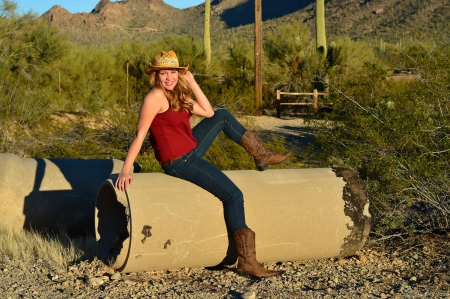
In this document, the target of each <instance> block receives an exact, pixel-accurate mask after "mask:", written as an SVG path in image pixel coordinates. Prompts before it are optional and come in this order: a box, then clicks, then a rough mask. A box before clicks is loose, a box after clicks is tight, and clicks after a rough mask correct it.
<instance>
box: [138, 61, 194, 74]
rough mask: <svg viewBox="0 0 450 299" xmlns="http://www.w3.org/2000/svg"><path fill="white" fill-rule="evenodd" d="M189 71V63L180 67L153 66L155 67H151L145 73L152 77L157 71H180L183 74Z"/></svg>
mask: <svg viewBox="0 0 450 299" xmlns="http://www.w3.org/2000/svg"><path fill="white" fill-rule="evenodd" d="M188 69H189V63H187V64H186V65H185V66H179V67H167V66H166V67H162V66H153V65H151V64H150V65H149V66H148V67H147V68H146V69H145V73H146V74H147V75H150V74H151V73H153V72H156V71H160V70H179V71H181V72H187V70H188Z"/></svg>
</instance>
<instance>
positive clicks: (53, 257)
mask: <svg viewBox="0 0 450 299" xmlns="http://www.w3.org/2000/svg"><path fill="white" fill-rule="evenodd" d="M93 241H95V240H93V238H89V237H81V238H76V239H69V237H68V236H67V235H65V234H64V233H58V234H56V233H42V232H37V231H28V230H23V229H12V228H5V227H1V228H0V252H1V254H3V255H7V256H9V257H11V258H12V259H17V260H21V261H23V262H25V263H29V262H33V261H35V260H38V261H39V260H42V261H44V262H45V263H47V264H48V265H49V266H50V267H52V268H54V269H58V270H61V269H66V268H67V266H68V265H69V264H71V263H72V262H74V261H76V260H79V259H80V258H82V257H85V258H92V253H94V252H96V248H95V242H93Z"/></svg>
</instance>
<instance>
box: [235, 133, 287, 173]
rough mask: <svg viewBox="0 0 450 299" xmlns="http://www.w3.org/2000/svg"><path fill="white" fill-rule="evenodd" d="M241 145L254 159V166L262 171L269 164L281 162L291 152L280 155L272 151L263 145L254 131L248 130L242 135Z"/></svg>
mask: <svg viewBox="0 0 450 299" xmlns="http://www.w3.org/2000/svg"><path fill="white" fill-rule="evenodd" d="M241 146H242V147H243V148H244V149H245V150H246V151H247V152H248V153H249V154H250V155H252V156H253V158H254V159H255V164H256V168H258V170H260V171H263V170H266V169H267V168H269V165H271V164H278V163H281V162H283V161H284V160H286V159H287V157H289V156H290V154H291V153H284V154H282V155H279V154H275V153H272V152H271V151H269V150H268V149H267V148H266V147H265V146H264V143H263V141H262V140H261V138H259V136H258V134H256V132H255V131H252V130H248V131H246V132H245V133H244V135H242V139H241Z"/></svg>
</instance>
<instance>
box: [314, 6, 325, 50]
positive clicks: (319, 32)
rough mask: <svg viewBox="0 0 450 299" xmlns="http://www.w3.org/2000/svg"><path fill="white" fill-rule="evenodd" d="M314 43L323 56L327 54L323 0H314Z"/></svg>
mask: <svg viewBox="0 0 450 299" xmlns="http://www.w3.org/2000/svg"><path fill="white" fill-rule="evenodd" d="M316 43H317V50H318V51H319V53H321V54H322V56H323V57H325V56H326V55H327V38H326V32H325V0H316Z"/></svg>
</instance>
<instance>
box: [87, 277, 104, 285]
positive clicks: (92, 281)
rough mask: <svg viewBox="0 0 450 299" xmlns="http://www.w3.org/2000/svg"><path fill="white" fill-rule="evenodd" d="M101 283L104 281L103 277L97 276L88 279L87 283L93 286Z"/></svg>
mask: <svg viewBox="0 0 450 299" xmlns="http://www.w3.org/2000/svg"><path fill="white" fill-rule="evenodd" d="M103 283H104V281H103V279H101V278H99V277H92V278H91V279H89V284H90V285H91V286H93V287H97V286H100V285H102V284H103Z"/></svg>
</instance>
